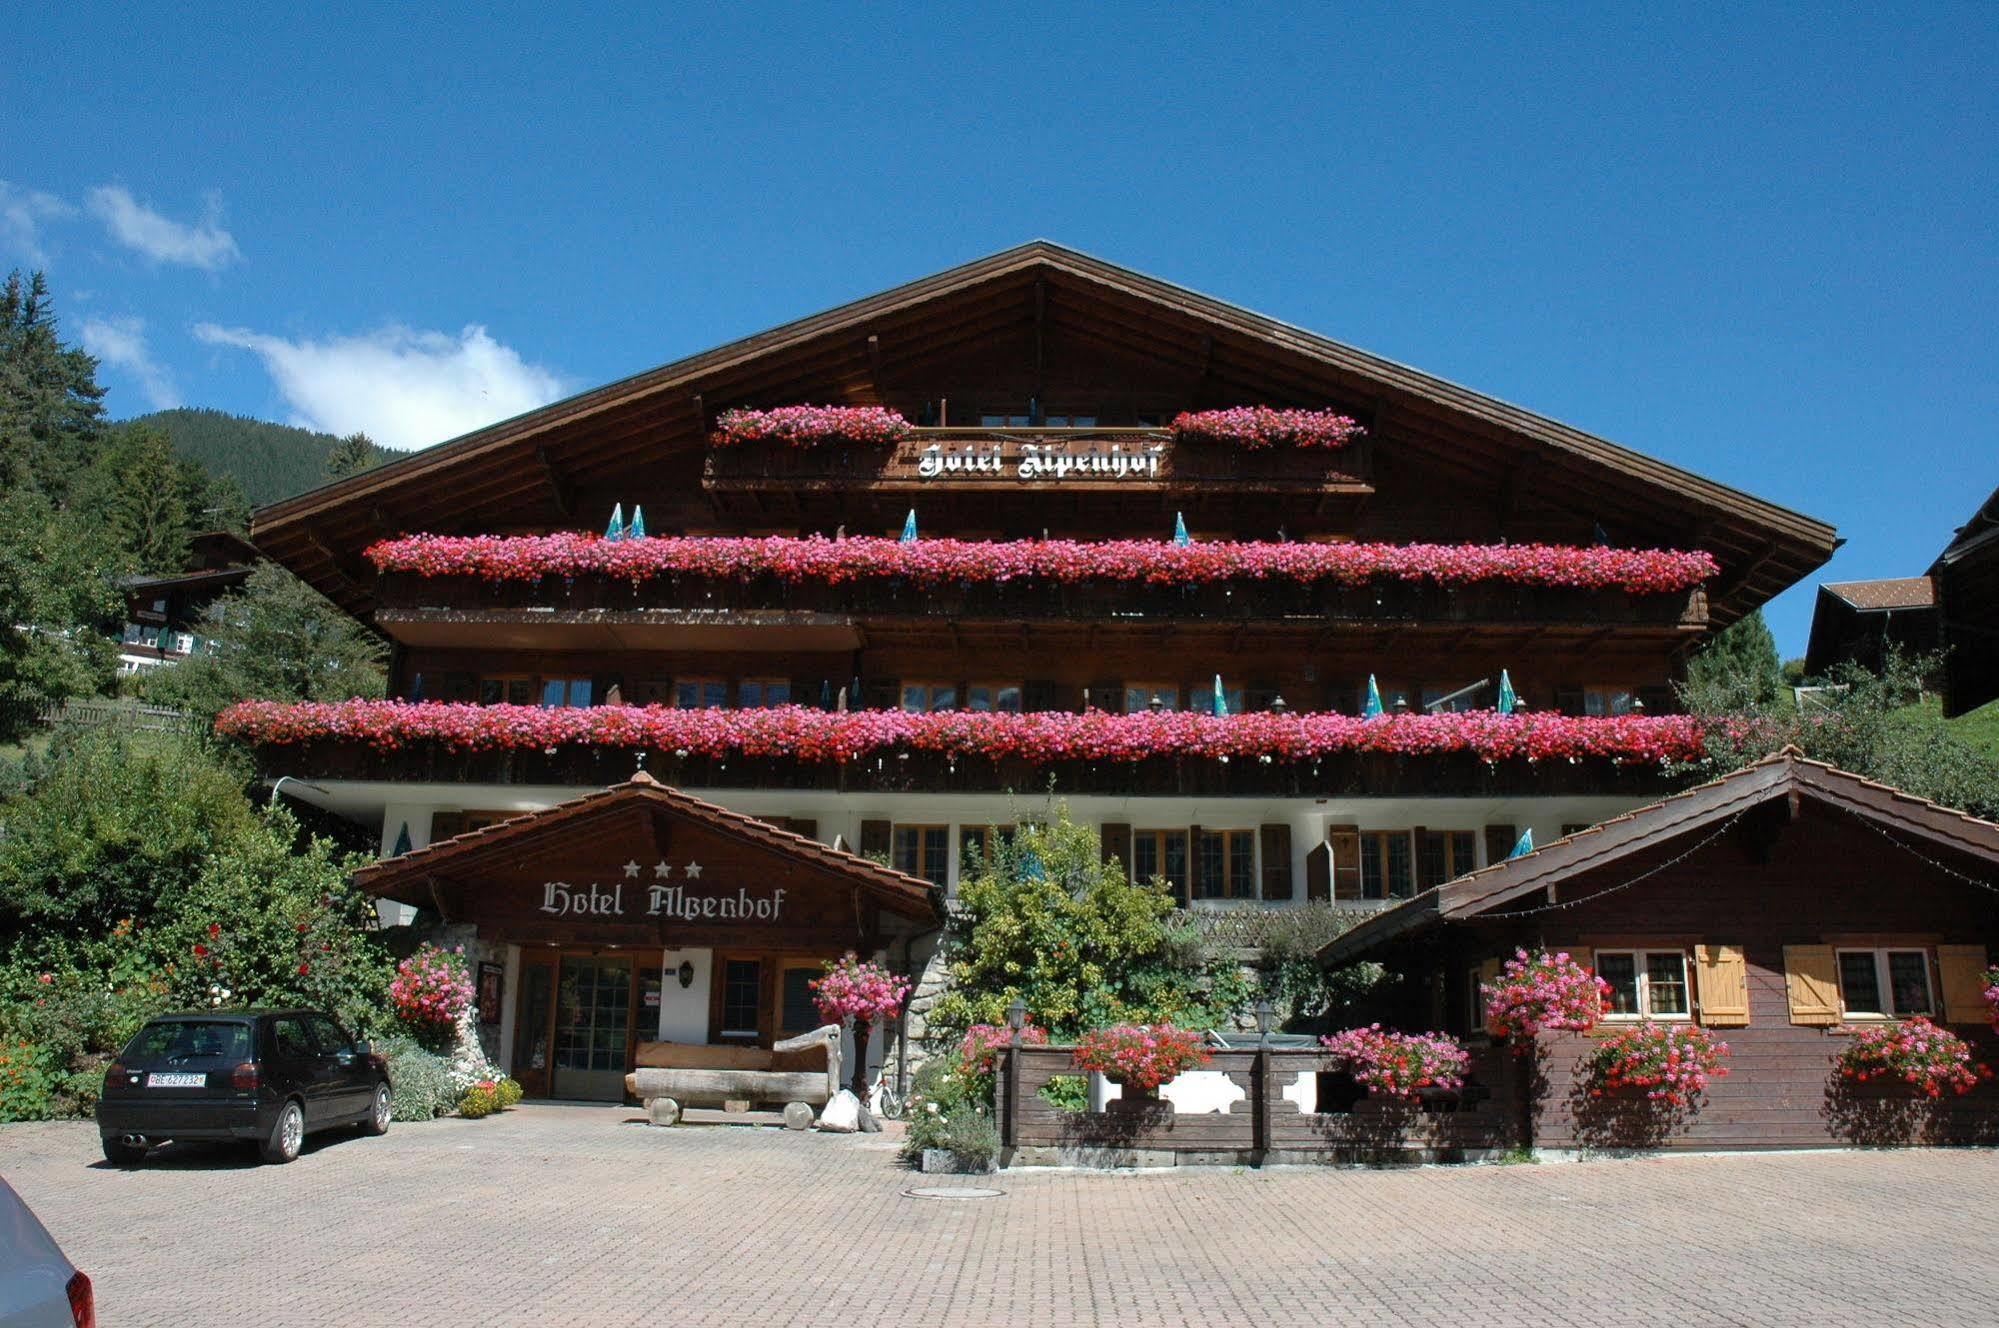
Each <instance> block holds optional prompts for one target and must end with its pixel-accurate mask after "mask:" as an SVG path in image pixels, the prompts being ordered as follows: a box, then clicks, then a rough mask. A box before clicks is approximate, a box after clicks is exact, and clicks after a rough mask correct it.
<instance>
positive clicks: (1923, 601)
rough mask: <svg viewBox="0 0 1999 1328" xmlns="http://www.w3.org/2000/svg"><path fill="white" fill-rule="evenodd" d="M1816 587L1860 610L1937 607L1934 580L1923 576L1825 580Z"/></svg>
mask: <svg viewBox="0 0 1999 1328" xmlns="http://www.w3.org/2000/svg"><path fill="white" fill-rule="evenodd" d="M1819 589H1821V590H1823V591H1825V592H1827V593H1828V594H1831V595H1833V596H1835V597H1837V598H1839V599H1842V600H1844V601H1846V603H1848V604H1850V605H1852V606H1853V607H1854V608H1856V609H1859V610H1860V611H1862V612H1863V613H1865V612H1869V611H1873V610H1880V609H1928V608H1934V607H1936V602H1937V588H1936V583H1935V582H1933V581H1931V580H1930V578H1928V577H1926V576H1895V577H1886V578H1883V579H1881V580H1879V581H1827V582H1824V583H1823V584H1821V585H1820V587H1819Z"/></svg>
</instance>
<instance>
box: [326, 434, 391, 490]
mask: <svg viewBox="0 0 1999 1328" xmlns="http://www.w3.org/2000/svg"><path fill="white" fill-rule="evenodd" d="M388 459H389V454H388V453H387V452H386V451H384V450H383V449H382V448H381V447H380V446H378V445H377V444H376V442H375V440H374V439H372V438H370V437H369V436H368V435H367V434H365V433H350V434H348V435H347V436H346V437H345V438H342V439H341V440H340V441H339V442H338V443H335V444H334V446H333V450H332V451H331V452H329V453H328V454H327V456H326V478H327V479H328V480H329V481H331V480H344V479H346V478H347V477H348V476H349V475H359V474H360V473H361V472H362V471H364V470H373V469H374V468H375V467H377V466H379V465H381V464H382V463H383V462H384V461H387V460H388Z"/></svg>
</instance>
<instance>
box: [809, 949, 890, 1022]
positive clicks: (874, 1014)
mask: <svg viewBox="0 0 1999 1328" xmlns="http://www.w3.org/2000/svg"><path fill="white" fill-rule="evenodd" d="M808 985H809V986H810V987H811V988H812V999H813V1002H814V1003H815V1004H816V1005H817V1006H818V1007H819V1017H820V1018H821V1019H823V1020H824V1021H825V1022H827V1023H829V1024H837V1023H840V1022H841V1021H842V1020H845V1019H852V1020H854V1022H855V1023H857V1024H872V1023H876V1022H879V1021H881V1020H884V1019H893V1018H894V1017H895V1016H896V1015H897V1014H898V1013H900V1012H901V1010H902V1002H903V998H904V997H906V996H908V995H909V979H907V978H905V977H902V976H900V975H898V974H895V973H891V972H889V971H888V970H887V969H886V968H883V967H882V966H881V965H880V964H876V963H872V962H869V961H867V960H864V959H862V958H860V957H859V956H858V955H856V954H855V953H854V952H853V951H852V950H849V951H847V953H846V954H845V955H843V956H842V957H840V958H839V959H829V960H827V961H826V971H825V973H824V974H822V975H821V976H819V977H816V978H814V979H812V981H811V982H810V983H809V984H808Z"/></svg>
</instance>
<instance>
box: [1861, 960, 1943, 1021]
mask: <svg viewBox="0 0 1999 1328" xmlns="http://www.w3.org/2000/svg"><path fill="white" fill-rule="evenodd" d="M1839 999H1840V1004H1842V1005H1843V1006H1845V1007H1846V1013H1847V1014H1848V1015H1849V1016H1852V1015H1874V1016H1876V1017H1880V1018H1887V1017H1891V1016H1892V1017H1894V1018H1897V1019H1905V1018H1907V1017H1908V1016H1910V1015H1915V1014H1929V1013H1931V1011H1932V1009H1933V1006H1932V1005H1931V1001H1930V956H1929V952H1928V951H1927V950H1841V951H1840V952H1839Z"/></svg>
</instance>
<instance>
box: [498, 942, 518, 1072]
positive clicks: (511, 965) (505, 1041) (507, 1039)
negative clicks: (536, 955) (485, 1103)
mask: <svg viewBox="0 0 1999 1328" xmlns="http://www.w3.org/2000/svg"><path fill="white" fill-rule="evenodd" d="M505 962H506V970H507V976H506V978H505V979H504V987H503V989H502V991H501V993H500V1054H499V1056H498V1057H497V1058H496V1059H497V1060H498V1061H499V1063H500V1068H501V1069H502V1070H505V1071H506V1072H507V1073H508V1074H512V1073H513V1072H514V1016H515V1014H516V1013H517V1006H518V1005H519V1002H520V991H521V947H520V946H518V945H510V946H508V947H507V958H506V961H505Z"/></svg>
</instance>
